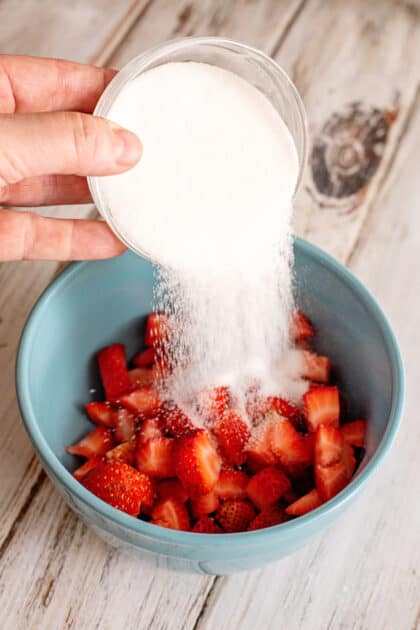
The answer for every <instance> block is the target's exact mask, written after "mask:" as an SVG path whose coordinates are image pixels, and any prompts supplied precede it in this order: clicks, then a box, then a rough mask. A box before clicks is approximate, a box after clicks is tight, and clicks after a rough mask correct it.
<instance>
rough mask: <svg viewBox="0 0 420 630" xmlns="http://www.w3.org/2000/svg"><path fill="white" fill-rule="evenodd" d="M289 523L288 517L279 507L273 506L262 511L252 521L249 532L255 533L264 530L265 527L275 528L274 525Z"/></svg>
mask: <svg viewBox="0 0 420 630" xmlns="http://www.w3.org/2000/svg"><path fill="white" fill-rule="evenodd" d="M285 521H287V516H286V514H285V513H284V510H282V508H281V507H279V506H278V505H272V506H271V507H268V508H265V509H264V510H262V511H261V512H260V513H259V514H257V516H256V517H255V518H253V519H252V521H251V522H250V524H249V525H248V531H249V532H250V531H254V530H256V529H264V528H265V527H273V526H274V525H280V524H281V523H284V522H285Z"/></svg>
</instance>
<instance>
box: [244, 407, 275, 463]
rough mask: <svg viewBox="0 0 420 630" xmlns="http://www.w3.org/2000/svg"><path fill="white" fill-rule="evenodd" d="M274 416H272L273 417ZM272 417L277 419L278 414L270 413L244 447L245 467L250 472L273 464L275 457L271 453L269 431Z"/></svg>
mask: <svg viewBox="0 0 420 630" xmlns="http://www.w3.org/2000/svg"><path fill="white" fill-rule="evenodd" d="M273 414H274V416H273ZM273 417H274V418H278V417H279V416H278V414H276V413H275V412H271V413H270V414H269V417H267V418H266V419H265V420H264V422H263V423H261V424H260V425H258V427H256V428H255V429H254V431H253V433H252V436H251V438H250V440H249V442H248V444H247V445H246V447H245V453H246V456H247V465H248V467H249V468H250V469H251V470H252V471H254V472H255V471H258V470H260V469H261V468H264V466H268V465H269V464H275V463H276V462H277V457H276V455H274V453H273V451H272V448H271V446H272V441H271V430H272V423H273Z"/></svg>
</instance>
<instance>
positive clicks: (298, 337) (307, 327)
mask: <svg viewBox="0 0 420 630" xmlns="http://www.w3.org/2000/svg"><path fill="white" fill-rule="evenodd" d="M290 336H291V337H292V339H294V340H295V341H304V340H305V339H310V338H311V337H314V336H315V331H314V328H313V326H312V324H311V322H310V321H309V319H308V318H307V317H306V316H305V315H304V314H303V313H302V311H299V310H298V311H295V312H294V314H293V319H292V323H291V327H290Z"/></svg>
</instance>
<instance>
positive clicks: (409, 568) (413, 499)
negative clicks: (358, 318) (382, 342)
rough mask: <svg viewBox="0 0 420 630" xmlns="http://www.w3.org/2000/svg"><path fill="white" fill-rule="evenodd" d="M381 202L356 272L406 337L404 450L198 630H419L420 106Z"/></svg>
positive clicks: (215, 595)
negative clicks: (327, 522)
mask: <svg viewBox="0 0 420 630" xmlns="http://www.w3.org/2000/svg"><path fill="white" fill-rule="evenodd" d="M415 105H416V107H415V108H414V112H415V113H414V114H413V116H412V117H410V120H409V123H408V125H407V128H406V130H405V133H404V137H403V141H402V144H401V147H400V150H399V152H398V156H397V158H396V160H395V163H394V165H393V167H392V169H391V172H390V174H389V177H388V178H387V181H386V184H384V186H383V189H382V190H381V192H380V193H379V194H378V196H377V197H376V199H375V201H374V203H373V206H372V210H371V213H370V216H369V219H368V220H367V222H366V224H365V226H364V229H363V232H362V234H361V236H360V239H359V242H358V245H357V248H356V250H355V252H354V254H353V256H352V259H351V267H352V269H353V271H354V272H355V273H357V275H358V276H359V277H360V278H361V279H362V280H363V281H365V282H366V284H367V286H368V287H369V289H370V290H371V291H372V292H373V294H374V295H375V296H376V297H377V298H378V299H379V300H380V302H381V304H382V305H383V307H384V309H385V311H386V312H387V313H388V315H389V316H390V318H391V321H392V323H393V325H394V327H395V330H396V332H397V334H398V337H399V341H400V344H401V349H402V352H403V357H404V360H405V366H406V370H407V394H408V395H407V404H406V409H405V413H404V420H403V424H402V428H401V432H400V434H399V437H398V439H397V442H396V445H395V447H394V449H393V451H392V453H391V454H390V456H389V458H388V459H387V460H386V463H385V464H384V465H383V466H382V468H381V469H380V472H379V473H378V474H377V475H376V477H375V478H374V479H372V481H371V482H370V484H369V486H368V488H367V490H366V491H365V493H364V495H362V497H361V498H360V499H359V500H358V501H357V502H356V503H355V505H354V506H353V507H351V508H350V512H349V513H347V514H346V515H343V516H342V517H341V519H340V520H339V521H338V522H337V523H336V524H335V525H334V526H332V527H331V528H330V529H329V531H328V532H326V533H325V535H324V536H323V537H322V538H321V540H320V541H319V542H318V543H315V544H313V545H311V546H309V547H308V548H307V549H302V550H301V551H299V552H298V553H297V554H294V555H293V556H292V557H291V558H289V559H286V560H285V561H283V562H281V563H279V564H277V565H274V566H272V567H269V568H267V569H266V570H263V571H258V572H256V573H251V574H244V575H240V576H233V577H229V578H221V579H219V580H218V581H217V585H216V586H215V588H214V590H213V592H212V595H211V597H210V599H209V601H208V602H207V604H208V605H207V608H206V611H205V613H204V614H203V616H202V618H201V621H200V623H199V624H198V626H197V630H198V629H199V630H204V629H206V630H207V629H208V630H210V629H213V628H218V629H219V630H236V629H239V628H241V630H251V629H252V628H254V627H255V619H258V623H259V627H261V628H264V630H271V629H273V630H274V629H276V630H277V629H278V628H281V627H284V628H290V629H295V628H298V629H299V630H326V629H327V628H328V629H336V628H340V629H343V630H356V629H357V630H373V629H376V628H381V630H395V629H396V628H398V630H418V628H420V549H419V545H418V536H419V532H420V510H419V508H418V495H419V483H418V445H419V443H420V424H419V422H418V400H417V389H416V384H417V381H418V356H419V353H420V340H419V337H418V334H417V328H418V319H419V309H420V300H419V296H420V274H419V265H418V253H419V251H420V197H419V182H418V176H417V169H418V162H419V159H420V149H419V143H418V137H419V134H420V108H419V105H420V99H419V98H417V99H416V102H415Z"/></svg>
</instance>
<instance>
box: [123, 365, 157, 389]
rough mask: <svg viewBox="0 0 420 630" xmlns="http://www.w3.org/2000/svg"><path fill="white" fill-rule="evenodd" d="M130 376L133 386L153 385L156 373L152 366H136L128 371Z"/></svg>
mask: <svg viewBox="0 0 420 630" xmlns="http://www.w3.org/2000/svg"><path fill="white" fill-rule="evenodd" d="M128 378H129V379H130V381H131V383H132V385H133V387H135V388H138V387H147V386H148V385H153V383H154V375H153V371H152V370H151V369H150V368H142V367H139V368H134V370H129V371H128Z"/></svg>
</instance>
